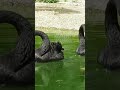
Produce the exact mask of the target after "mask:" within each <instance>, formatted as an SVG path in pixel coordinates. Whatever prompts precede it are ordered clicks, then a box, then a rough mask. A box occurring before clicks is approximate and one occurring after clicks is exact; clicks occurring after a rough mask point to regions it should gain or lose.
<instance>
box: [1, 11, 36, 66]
mask: <svg viewBox="0 0 120 90" xmlns="http://www.w3.org/2000/svg"><path fill="white" fill-rule="evenodd" d="M0 23H9V24H12V25H13V26H15V27H16V30H17V32H18V35H19V40H18V42H17V45H16V48H15V50H14V51H13V52H12V53H10V55H8V56H5V57H6V58H5V59H4V60H0V63H5V65H6V64H8V66H10V67H13V68H14V67H16V66H18V65H20V64H23V63H25V62H26V61H28V60H29V59H30V58H31V57H32V56H33V55H34V54H33V52H34V31H33V30H32V26H31V24H30V23H29V22H28V21H27V20H26V19H25V18H24V17H22V16H21V15H19V14H16V13H14V12H11V11H0ZM32 54H33V55H32ZM33 57H34V56H33ZM7 58H8V59H7ZM8 62H10V63H11V62H13V63H16V65H12V64H10V65H9V63H8Z"/></svg>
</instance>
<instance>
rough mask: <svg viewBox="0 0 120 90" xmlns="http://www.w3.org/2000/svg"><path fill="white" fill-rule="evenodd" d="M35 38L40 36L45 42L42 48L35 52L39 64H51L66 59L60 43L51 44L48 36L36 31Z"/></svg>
mask: <svg viewBox="0 0 120 90" xmlns="http://www.w3.org/2000/svg"><path fill="white" fill-rule="evenodd" d="M35 36H40V37H41V38H42V40H43V43H42V46H41V47H40V48H38V49H36V50H35V60H36V61H37V62H49V61H57V60H62V59H63V58H64V55H63V52H62V50H64V49H63V48H62V45H61V43H60V42H50V40H49V38H48V36H47V35H46V34H45V33H44V32H42V31H37V30H36V31H35Z"/></svg>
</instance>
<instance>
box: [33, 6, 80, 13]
mask: <svg viewBox="0 0 120 90" xmlns="http://www.w3.org/2000/svg"><path fill="white" fill-rule="evenodd" d="M35 10H36V11H55V13H58V14H65V13H66V14H71V13H80V12H79V11H75V10H71V9H66V8H63V7H50V6H42V7H41V6H39V7H38V6H37V7H36V9H35Z"/></svg>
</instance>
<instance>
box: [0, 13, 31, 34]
mask: <svg viewBox="0 0 120 90" xmlns="http://www.w3.org/2000/svg"><path fill="white" fill-rule="evenodd" d="M0 23H9V24H12V25H13V26H15V28H16V29H17V32H18V34H21V33H22V32H24V31H26V30H27V31H28V29H27V28H26V26H27V25H28V26H29V23H28V21H27V20H26V19H25V18H24V17H22V16H21V15H18V14H16V13H13V12H11V11H0ZM29 28H30V29H32V27H29Z"/></svg>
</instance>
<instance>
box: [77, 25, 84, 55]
mask: <svg viewBox="0 0 120 90" xmlns="http://www.w3.org/2000/svg"><path fill="white" fill-rule="evenodd" d="M79 40H80V45H79V47H78V48H77V50H76V52H77V54H79V55H85V24H82V25H81V26H80V28H79Z"/></svg>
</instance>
